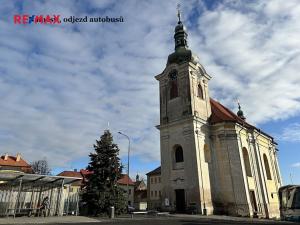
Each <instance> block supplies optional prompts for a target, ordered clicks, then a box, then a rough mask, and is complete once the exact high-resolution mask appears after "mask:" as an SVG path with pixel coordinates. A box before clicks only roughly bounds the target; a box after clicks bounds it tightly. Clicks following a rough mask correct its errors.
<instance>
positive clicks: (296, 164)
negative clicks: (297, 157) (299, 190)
mask: <svg viewBox="0 0 300 225" xmlns="http://www.w3.org/2000/svg"><path fill="white" fill-rule="evenodd" d="M292 167H299V168H300V162H298V163H294V164H292Z"/></svg>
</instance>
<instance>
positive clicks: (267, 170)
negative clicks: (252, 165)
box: [263, 154, 272, 180]
mask: <svg viewBox="0 0 300 225" xmlns="http://www.w3.org/2000/svg"><path fill="white" fill-rule="evenodd" d="M263 158H264V164H265V170H266V174H267V179H268V180H272V177H271V171H270V166H269V161H268V158H267V156H266V154H264V156H263Z"/></svg>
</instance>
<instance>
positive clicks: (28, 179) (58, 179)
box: [0, 171, 82, 188]
mask: <svg viewBox="0 0 300 225" xmlns="http://www.w3.org/2000/svg"><path fill="white" fill-rule="evenodd" d="M20 179H22V182H23V184H29V185H30V184H36V183H38V184H39V185H42V184H45V185H47V184H55V183H58V184H59V183H62V182H63V183H64V184H71V183H74V182H76V181H80V180H82V178H79V177H65V176H50V175H40V174H27V173H21V172H11V171H9V172H7V171H0V188H1V186H2V185H10V186H11V185H13V186H18V185H19V183H18V182H16V181H18V180H20Z"/></svg>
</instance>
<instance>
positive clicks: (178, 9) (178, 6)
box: [177, 3, 181, 23]
mask: <svg viewBox="0 0 300 225" xmlns="http://www.w3.org/2000/svg"><path fill="white" fill-rule="evenodd" d="M180 6H181V5H180V4H179V3H178V4H177V17H178V23H181V13H180Z"/></svg>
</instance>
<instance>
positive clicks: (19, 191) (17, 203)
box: [14, 178, 23, 218]
mask: <svg viewBox="0 0 300 225" xmlns="http://www.w3.org/2000/svg"><path fill="white" fill-rule="evenodd" d="M22 181H23V179H22V178H21V179H20V182H19V189H18V194H17V201H16V204H15V209H14V218H16V212H17V207H19V208H20V206H18V205H19V200H20V193H21V189H22ZM19 211H20V209H19Z"/></svg>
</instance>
